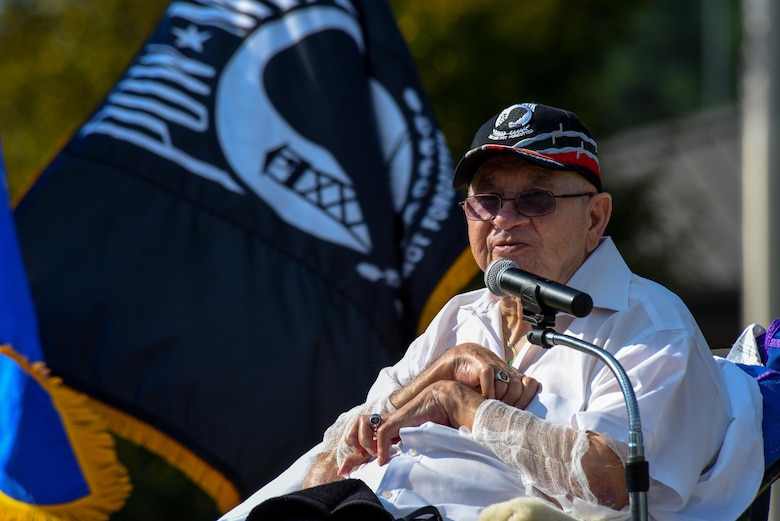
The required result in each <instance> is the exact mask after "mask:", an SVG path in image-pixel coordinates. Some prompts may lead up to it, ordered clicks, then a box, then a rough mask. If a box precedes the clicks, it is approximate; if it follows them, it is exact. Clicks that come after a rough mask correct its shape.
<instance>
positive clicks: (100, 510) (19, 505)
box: [0, 344, 132, 521]
mask: <svg viewBox="0 0 780 521" xmlns="http://www.w3.org/2000/svg"><path fill="white" fill-rule="evenodd" d="M0 354H2V355H5V356H6V357H8V358H10V359H11V360H13V361H14V362H16V363H17V364H18V365H19V367H20V368H21V369H22V370H23V371H25V372H26V373H27V374H28V375H29V376H30V377H31V378H33V379H34V380H35V381H36V382H37V383H38V385H40V386H41V388H43V390H44V391H46V392H47V393H48V394H49V396H50V398H51V400H52V403H53V405H54V408H55V409H56V410H57V412H58V413H59V415H60V419H61V420H62V424H63V427H64V429H65V433H66V434H67V437H68V440H69V441H70V444H71V448H72V450H73V453H74V455H75V457H76V460H77V461H78V463H79V466H80V468H81V471H82V473H83V475H84V479H85V481H86V484H87V487H88V489H89V494H88V495H87V496H84V497H82V498H79V499H76V500H74V501H70V502H67V503H60V504H53V505H37V504H31V503H25V502H22V501H18V500H16V499H14V498H11V497H10V496H7V495H5V494H4V493H3V492H2V491H0V519H3V520H6V521H105V520H106V519H108V518H109V517H110V516H111V514H112V513H114V512H116V511H118V510H119V509H121V508H122V506H124V504H125V501H126V500H127V498H128V496H129V495H130V492H131V490H132V485H131V484H130V477H129V474H128V472H127V469H125V467H124V466H122V464H121V463H120V462H119V460H118V459H117V456H116V448H115V445H114V439H113V438H112V437H111V435H110V434H109V432H108V431H107V426H106V423H105V422H104V421H103V420H102V418H100V416H99V415H98V414H97V413H96V412H95V411H93V410H92V409H91V408H90V406H89V404H88V400H87V397H86V396H85V395H83V394H81V393H77V392H76V391H74V390H72V389H70V388H68V387H67V386H65V385H64V384H63V383H62V379H61V378H58V377H53V376H50V374H49V369H48V368H47V367H46V365H45V364H44V363H43V362H34V363H30V362H29V361H28V360H27V358H26V357H24V356H22V355H21V354H19V353H18V352H16V351H15V350H14V349H13V347H12V346H10V345H8V344H4V345H0ZM42 472H45V471H44V470H42Z"/></svg>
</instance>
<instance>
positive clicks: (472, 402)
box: [338, 380, 485, 476]
mask: <svg viewBox="0 0 780 521" xmlns="http://www.w3.org/2000/svg"><path fill="white" fill-rule="evenodd" d="M484 400H485V398H484V397H483V396H482V395H481V394H479V393H478V392H476V391H474V390H473V389H471V388H470V387H468V386H466V385H464V384H462V383H460V382H454V381H452V380H441V381H438V382H434V383H433V384H431V385H429V386H428V387H426V388H425V389H424V390H423V392H421V393H418V394H417V395H416V396H415V397H414V398H413V399H412V400H410V401H409V402H407V403H406V405H404V406H403V407H401V408H400V409H397V410H396V411H394V412H392V413H387V414H384V415H382V417H381V422H380V424H379V426H378V427H377V428H376V429H374V427H373V426H372V425H371V423H370V422H369V418H370V416H366V415H364V416H360V417H359V418H358V420H357V421H356V422H355V423H354V424H353V426H352V429H350V431H349V433H348V434H347V436H346V440H347V443H348V444H349V445H350V446H351V447H353V448H354V451H353V452H352V454H350V455H349V456H347V458H346V459H345V460H344V463H343V465H342V466H341V468H340V469H339V472H338V474H339V476H346V475H348V474H349V473H350V472H352V470H354V469H355V468H356V467H358V466H359V465H361V464H363V463H366V462H368V461H369V460H371V458H373V457H374V456H376V457H377V459H378V463H379V464H380V465H384V464H385V463H387V461H388V459H389V458H390V448H391V446H392V444H393V443H396V442H398V440H399V439H400V431H401V429H402V428H403V427H417V426H419V425H422V424H423V423H425V422H434V423H438V424H441V425H448V426H450V427H454V428H456V429H457V428H459V427H461V426H465V427H468V428H471V425H472V423H473V421H474V414H475V413H476V411H477V408H478V407H479V406H480V404H481V403H482V402H483V401H484Z"/></svg>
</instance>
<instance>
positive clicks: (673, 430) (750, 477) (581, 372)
mask: <svg viewBox="0 0 780 521" xmlns="http://www.w3.org/2000/svg"><path fill="white" fill-rule="evenodd" d="M567 284H568V285H569V286H572V287H574V288H577V289H580V290H582V291H585V292H587V293H589V294H590V295H591V297H592V298H593V302H594V308H593V311H592V312H591V314H590V315H588V316H587V317H584V318H578V319H575V318H574V317H571V316H568V315H559V316H558V319H557V321H556V328H555V329H556V331H558V332H563V333H564V334H567V335H571V336H574V337H577V338H580V339H583V340H586V341H588V342H592V343H594V344H596V345H598V346H600V347H602V348H604V349H606V350H607V351H609V352H610V353H611V354H612V355H613V356H615V358H616V359H617V360H618V361H619V363H620V364H621V365H622V366H623V367H624V369H625V370H626V372H627V373H628V376H629V379H630V380H631V383H632V385H633V387H634V391H635V393H636V396H637V400H638V402H639V410H640V416H641V422H642V429H643V436H644V445H645V457H646V459H647V461H648V463H649V468H650V474H651V478H652V480H654V486H653V487H651V490H650V492H649V493H648V506H649V511H650V517H651V519H654V520H657V521H662V520H663V521H666V520H670V521H671V520H675V521H677V520H679V521H682V520H696V519H701V520H705V519H706V520H710V519H734V518H736V517H737V516H738V515H739V514H740V513H741V512H742V510H743V509H744V508H745V507H746V506H747V505H749V504H750V502H751V500H752V498H753V496H754V494H755V492H756V491H757V489H758V486H759V483H760V480H761V476H762V473H763V463H764V462H763V453H762V445H761V443H762V440H761V396H760V393H759V391H758V386H757V384H756V383H755V381H754V380H753V379H752V378H750V377H749V376H748V375H747V374H745V373H744V372H743V371H741V370H739V369H738V368H736V367H735V366H733V364H730V363H728V362H725V361H723V362H722V367H719V366H718V363H716V362H715V360H714V359H713V357H712V356H711V354H710V352H709V348H708V346H707V345H706V342H705V340H704V338H703V336H702V334H701V332H700V331H699V328H698V326H697V324H696V322H695V320H694V319H693V317H692V316H691V315H690V313H689V311H688V310H687V308H686V307H685V306H684V304H683V303H682V302H681V301H680V300H679V298H677V297H676V296H675V295H673V294H672V293H670V292H669V291H668V290H666V289H664V288H663V287H661V286H660V285H658V284H655V283H653V282H650V281H648V280H646V279H643V278H641V277H638V276H636V275H634V274H632V273H631V272H630V270H629V269H628V267H627V266H626V265H625V263H624V261H623V259H622V258H621V257H620V254H619V253H618V252H617V249H616V248H615V246H614V244H613V243H612V241H611V240H610V239H605V240H604V241H603V242H602V244H601V245H600V246H599V247H598V248H597V249H596V250H595V251H594V252H593V254H591V256H590V257H589V258H588V259H587V260H586V262H585V263H584V264H583V265H582V266H581V267H580V269H579V270H578V271H577V272H576V273H575V274H574V276H573V277H572V278H571V280H569V281H568V283H567ZM500 321H501V317H500V313H499V308H498V300H497V298H496V297H494V296H493V295H492V294H490V293H489V292H487V290H477V291H472V292H469V293H466V294H463V295H459V296H456V297H454V298H453V299H452V300H450V301H449V302H448V303H447V304H446V305H445V306H444V308H443V309H442V310H441V312H440V313H439V314H438V315H437V316H436V317H435V318H434V320H433V321H432V322H431V324H430V326H429V327H428V329H427V330H426V331H425V333H424V334H423V335H421V336H420V337H419V338H418V339H417V340H415V341H414V342H413V343H412V344H411V345H410V347H409V349H408V350H407V353H406V354H405V356H404V357H403V358H402V359H401V360H400V361H399V362H398V363H397V364H395V365H394V366H392V367H388V368H385V369H383V370H382V371H381V372H380V374H379V377H378V378H377V380H376V382H375V383H374V385H373V386H372V388H371V390H370V391H369V393H368V399H367V401H372V400H375V399H378V398H381V397H386V396H388V395H389V394H391V393H392V392H393V391H395V390H396V389H399V388H400V387H402V386H403V385H405V384H406V383H408V382H410V381H411V380H412V379H413V378H414V377H415V376H416V375H417V374H419V373H420V372H421V371H422V370H423V369H424V368H425V367H427V366H428V365H429V364H430V363H431V361H433V360H434V359H436V358H437V357H438V356H440V355H441V354H442V353H443V352H444V351H445V350H446V349H448V348H450V347H452V346H455V345H458V344H461V343H464V342H476V343H478V344H481V345H484V346H485V347H487V348H488V349H490V350H492V351H493V352H495V353H497V354H498V355H499V356H503V342H502V336H501V335H502V333H501V331H502V329H501V322H500ZM514 365H515V366H516V367H518V368H519V369H520V370H521V371H523V372H525V373H526V374H528V375H529V376H532V377H534V378H535V379H536V380H538V381H539V382H540V383H541V389H540V391H539V393H538V395H537V396H536V397H535V398H534V400H533V401H532V403H531V404H530V405H529V406H528V408H527V410H528V411H531V412H533V413H534V414H536V415H538V416H539V417H541V418H546V419H548V420H550V421H553V422H556V423H559V424H561V425H566V426H569V427H572V428H574V429H588V430H592V431H596V432H599V433H603V434H606V435H608V436H611V437H612V438H614V439H617V440H621V441H624V442H626V443H627V433H628V427H627V413H626V405H625V401H624V398H623V395H622V393H621V391H620V387H619V385H618V383H617V380H616V379H615V377H614V375H613V374H612V373H611V371H610V370H609V369H608V368H607V367H606V366H604V365H603V364H602V363H601V362H600V361H598V360H597V359H596V358H595V357H592V356H589V355H587V354H584V353H581V352H579V351H575V350H573V349H569V348H566V347H562V346H556V347H553V348H551V349H544V348H541V347H539V346H535V345H530V344H528V343H526V345H524V346H523V347H522V349H521V350H520V353H519V355H518V356H517V357H516V359H515V361H514ZM474 428H475V430H476V429H477V428H479V426H478V425H475V426H474ZM401 439H402V442H401V445H400V447H401V449H399V452H398V454H397V455H395V456H394V457H393V458H391V460H390V461H389V463H388V464H387V465H385V466H383V467H379V466H378V465H377V464H376V463H374V462H370V463H368V464H366V465H363V466H362V467H361V468H359V469H358V470H356V471H355V472H353V474H352V476H351V477H356V478H360V479H363V480H364V481H366V483H368V484H369V485H370V486H371V487H372V489H373V490H375V491H376V492H377V495H378V496H379V497H380V499H382V501H383V503H384V504H385V506H386V507H387V508H388V509H389V510H390V511H391V512H393V513H394V514H395V515H396V516H400V515H402V514H405V513H408V512H409V511H411V510H413V509H415V508H417V507H419V506H422V505H425V504H430V503H433V504H435V505H437V506H439V507H440V509H441V510H442V511H443V514H444V515H445V516H446V518H447V519H451V520H453V521H472V520H475V519H476V518H477V516H478V515H479V512H480V511H481V509H483V508H484V507H486V506H488V505H490V504H493V503H497V502H501V501H506V500H508V499H511V498H512V497H516V496H518V495H521V494H522V492H521V491H523V490H524V486H523V485H522V483H520V481H519V477H518V476H517V474H515V473H514V472H513V471H512V470H511V469H509V468H508V467H507V466H506V465H504V464H503V463H502V462H501V461H500V460H499V459H498V458H496V457H495V456H494V455H493V454H492V453H491V452H490V451H489V450H487V449H485V448H483V447H482V446H480V445H479V444H477V443H476V442H475V441H473V440H472V439H471V436H470V434H469V433H467V432H458V431H457V430H455V429H451V428H448V427H444V426H440V425H433V424H425V425H422V426H420V427H417V428H409V429H404V430H402V433H401ZM318 451H319V450H318V449H317V448H316V447H315V448H314V449H312V451H310V452H309V453H307V455H304V456H303V457H302V458H301V459H300V460H299V461H298V462H296V463H295V464H294V465H293V466H292V467H291V468H290V469H288V470H287V471H285V472H284V473H283V474H282V475H281V476H279V478H277V479H276V480H274V481H272V482H271V483H269V484H268V485H266V486H265V487H263V488H262V489H260V490H259V491H258V492H257V493H256V494H254V495H253V496H252V497H250V498H249V499H248V500H247V501H245V502H244V503H243V504H242V505H239V506H238V507H236V509H234V510H233V511H231V512H229V513H228V514H226V515H225V516H223V517H222V518H221V521H234V520H240V519H243V518H244V517H246V515H247V514H248V512H249V511H250V510H251V508H252V507H253V506H254V505H256V504H258V503H259V502H261V501H262V500H264V499H266V498H268V497H272V496H275V495H280V494H284V493H286V492H289V491H292V490H295V489H297V488H298V487H300V484H301V482H302V480H303V477H304V476H305V473H306V470H307V469H308V468H309V465H310V461H311V458H312V457H313V455H315V454H316V453H317V452H318ZM705 469H706V470H705ZM602 510H604V509H602ZM572 513H573V514H574V515H575V517H580V518H583V519H596V518H598V519H604V518H605V517H599V516H600V514H593V513H592V512H587V513H586V512H585V511H583V512H579V513H578V512H577V511H574V512H572ZM601 513H602V514H603V512H601ZM610 513H611V514H615V513H614V512H607V514H610ZM578 514H579V515H578ZM614 518H617V519H621V518H622V519H627V518H628V514H627V512H623V513H622V514H620V513H618V514H617V515H615V516H614Z"/></svg>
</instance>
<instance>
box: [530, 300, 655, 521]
mask: <svg viewBox="0 0 780 521" xmlns="http://www.w3.org/2000/svg"><path fill="white" fill-rule="evenodd" d="M524 297H525V298H524V299H523V321H525V322H526V323H529V324H531V328H532V329H531V332H530V333H528V341H529V342H531V343H532V344H536V345H538V346H542V347H544V348H550V347H553V346H555V345H563V346H568V347H571V348H574V349H576V350H578V351H582V352H584V353H587V354H589V355H592V356H595V357H596V358H599V359H600V360H601V361H602V362H604V364H606V366H607V367H609V368H610V370H611V371H612V373H613V374H614V375H615V377H616V378H617V380H618V383H619V384H620V389H621V391H623V398H624V400H625V401H626V408H627V409H628V429H629V433H628V461H626V468H625V472H626V489H627V490H628V498H629V506H630V509H631V520H632V521H637V520H639V521H647V490H648V489H649V488H650V474H649V468H648V464H647V461H646V460H645V446H644V442H643V440H642V426H641V422H640V421H639V405H638V404H637V401H636V394H635V393H634V388H633V387H632V386H631V382H630V381H629V379H628V375H627V374H626V371H625V369H623V366H621V365H620V363H619V362H618V361H617V360H616V359H615V357H614V356H612V354H611V353H609V352H608V351H606V350H604V349H602V348H600V347H597V346H595V345H593V344H591V343H588V342H585V341H583V340H580V339H579V338H574V337H571V336H568V335H563V334H561V333H557V332H555V330H554V329H553V327H554V326H555V314H556V310H555V309H553V308H551V307H549V306H547V305H545V304H544V303H542V302H539V301H536V302H528V300H527V297H528V295H527V294H526V295H525V296H524ZM529 304H531V305H529ZM533 304H536V306H534V305H533ZM526 310H528V311H526Z"/></svg>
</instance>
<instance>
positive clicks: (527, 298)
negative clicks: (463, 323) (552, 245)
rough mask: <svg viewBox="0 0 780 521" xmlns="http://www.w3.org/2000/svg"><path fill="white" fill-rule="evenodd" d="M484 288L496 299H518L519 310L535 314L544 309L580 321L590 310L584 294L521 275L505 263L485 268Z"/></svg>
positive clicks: (509, 261)
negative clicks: (520, 308) (576, 318)
mask: <svg viewBox="0 0 780 521" xmlns="http://www.w3.org/2000/svg"><path fill="white" fill-rule="evenodd" d="M485 286H487V289H489V290H490V292H491V293H493V294H494V295H497V296H499V297H506V296H510V295H511V296H515V297H520V299H521V300H522V302H523V309H524V310H525V309H528V311H532V312H535V313H541V312H542V311H543V307H547V308H552V309H554V310H556V311H562V312H563V313H568V314H569V315H574V316H575V317H584V316H586V315H588V314H589V313H590V312H591V310H592V309H593V299H591V298H590V295H588V294H587V293H583V292H582V291H578V290H576V289H574V288H570V287H569V286H565V285H563V284H560V283H558V282H555V281H552V280H548V279H543V278H541V277H538V276H536V275H533V274H531V273H528V272H527V271H523V270H521V269H520V268H518V266H517V264H515V263H514V262H513V261H511V260H509V259H498V260H495V261H493V262H492V263H491V264H490V266H488V269H487V270H485Z"/></svg>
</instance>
